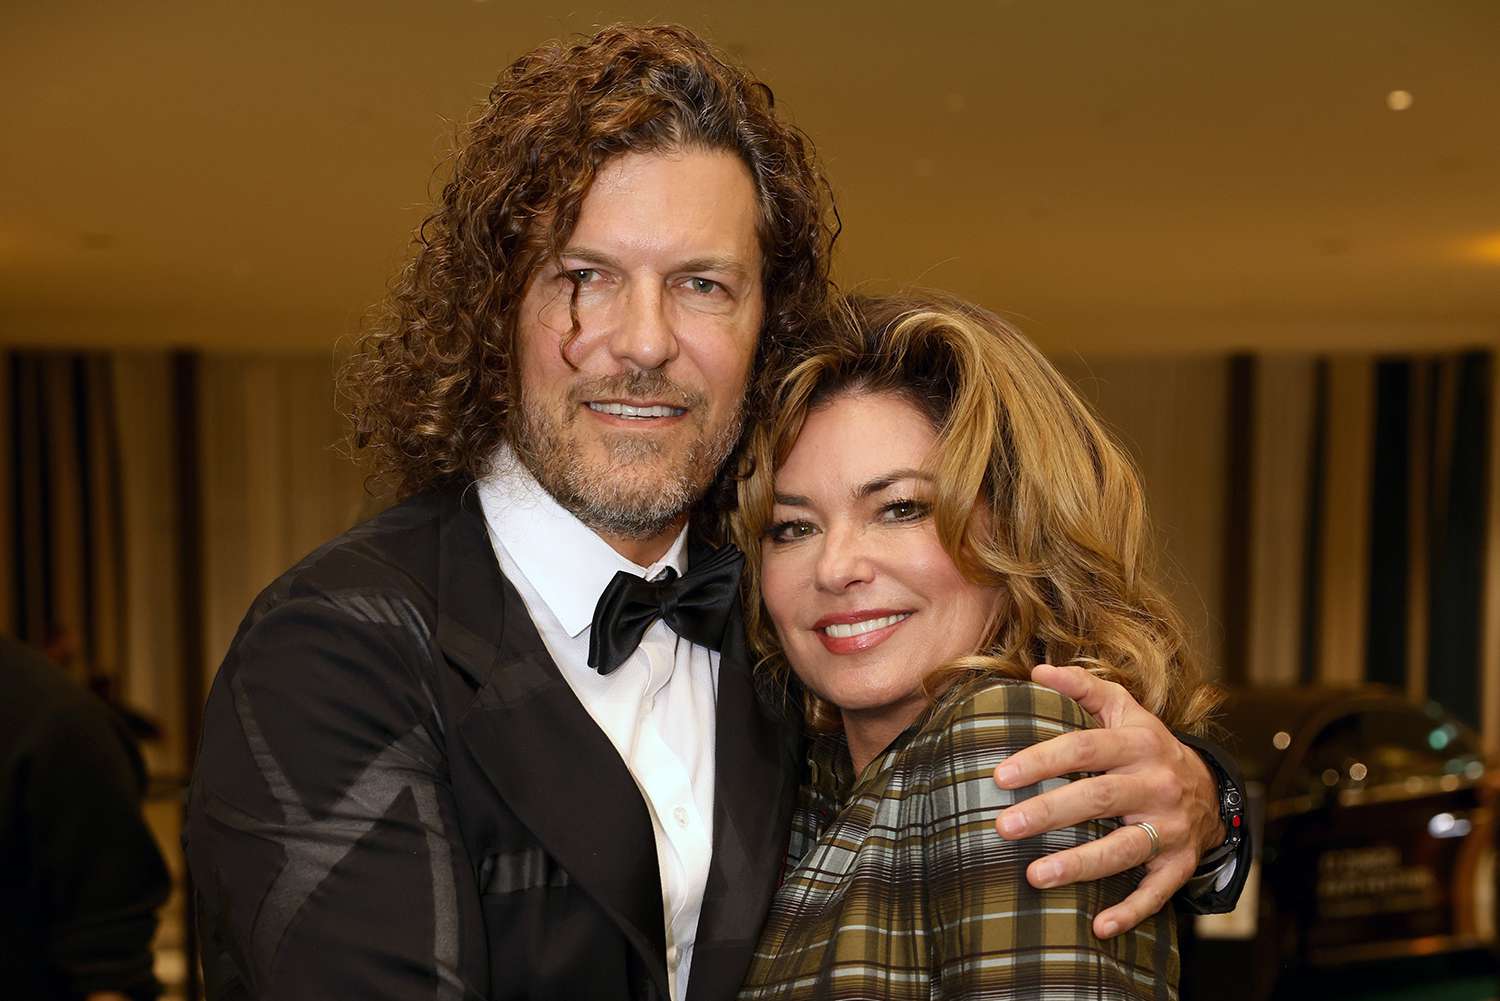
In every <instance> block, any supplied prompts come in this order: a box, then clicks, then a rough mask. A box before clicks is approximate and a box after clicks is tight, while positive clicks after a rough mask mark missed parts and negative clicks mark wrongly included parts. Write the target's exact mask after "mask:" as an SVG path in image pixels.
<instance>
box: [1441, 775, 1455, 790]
mask: <svg viewBox="0 0 1500 1001" xmlns="http://www.w3.org/2000/svg"><path fill="white" fill-rule="evenodd" d="M1438 788H1439V789H1442V790H1443V792H1452V791H1453V790H1455V789H1457V788H1458V776H1457V775H1444V776H1443V777H1442V778H1440V779H1438Z"/></svg>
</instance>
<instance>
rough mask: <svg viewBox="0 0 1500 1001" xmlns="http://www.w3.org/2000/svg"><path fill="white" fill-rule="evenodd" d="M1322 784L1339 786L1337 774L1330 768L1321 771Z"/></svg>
mask: <svg viewBox="0 0 1500 1001" xmlns="http://www.w3.org/2000/svg"><path fill="white" fill-rule="evenodd" d="M1323 784H1324V785H1325V786H1336V785H1338V784H1339V773H1338V772H1336V771H1334V770H1333V769H1332V768H1325V769H1323Z"/></svg>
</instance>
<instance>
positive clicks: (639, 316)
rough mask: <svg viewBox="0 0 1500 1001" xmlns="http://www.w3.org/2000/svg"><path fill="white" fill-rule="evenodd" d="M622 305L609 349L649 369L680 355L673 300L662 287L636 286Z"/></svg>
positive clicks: (611, 333) (640, 368) (630, 362)
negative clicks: (672, 311)
mask: <svg viewBox="0 0 1500 1001" xmlns="http://www.w3.org/2000/svg"><path fill="white" fill-rule="evenodd" d="M620 307H621V308H620V311H619V313H617V314H616V317H615V323H614V327H613V329H612V330H611V332H610V338H609V350H610V353H611V354H612V355H613V356H614V357H615V358H616V359H618V360H620V361H622V362H625V363H627V364H629V365H630V366H632V367H633V368H635V369H638V370H641V371H650V370H652V369H657V368H661V367H662V366H664V365H666V364H667V363H668V362H670V361H671V360H672V359H674V358H676V357H677V330H676V326H675V322H674V318H673V316H672V314H671V302H670V301H669V299H668V297H667V296H666V295H664V294H663V290H662V289H661V288H660V287H651V286H640V285H637V286H633V287H631V288H630V289H628V290H627V291H626V294H625V295H624V296H623V297H622V301H621V304H620Z"/></svg>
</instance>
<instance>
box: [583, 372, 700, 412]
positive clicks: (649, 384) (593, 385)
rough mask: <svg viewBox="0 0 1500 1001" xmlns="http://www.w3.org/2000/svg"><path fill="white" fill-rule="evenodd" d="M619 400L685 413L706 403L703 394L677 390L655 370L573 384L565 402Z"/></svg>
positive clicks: (673, 384)
mask: <svg viewBox="0 0 1500 1001" xmlns="http://www.w3.org/2000/svg"><path fill="white" fill-rule="evenodd" d="M619 398H623V399H630V400H650V401H651V402H652V403H662V404H666V405H667V406H670V407H683V408H685V409H687V410H692V409H695V408H697V407H700V406H702V405H703V404H704V403H705V402H706V400H705V398H704V396H703V394H702V393H698V392H694V391H692V390H689V389H685V388H684V387H682V386H679V385H678V384H677V383H675V382H673V381H672V380H671V379H668V378H667V377H666V376H665V375H663V374H662V373H661V372H660V371H657V370H655V369H653V370H651V371H649V372H626V373H623V374H621V375H608V376H598V377H596V378H592V379H585V380H583V381H582V382H577V383H574V384H573V388H572V389H571V390H569V391H568V399H569V401H570V402H572V403H586V402H588V401H589V400H608V399H619Z"/></svg>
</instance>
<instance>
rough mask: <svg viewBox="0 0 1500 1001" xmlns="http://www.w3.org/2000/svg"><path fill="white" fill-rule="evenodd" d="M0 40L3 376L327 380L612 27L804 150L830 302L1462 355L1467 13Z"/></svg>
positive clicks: (1487, 334) (196, 23) (329, 6)
mask: <svg viewBox="0 0 1500 1001" xmlns="http://www.w3.org/2000/svg"><path fill="white" fill-rule="evenodd" d="M6 6H7V10H6V12H5V14H4V23H5V28H4V31H3V33H0V86H3V91H0V94H3V96H0V143H3V145H0V150H3V152H0V340H4V341H8V342H12V343H32V344H36V343H45V344H55V345H59V346H61V345H75V344H98V343H106V342H108V343H135V344H157V345H160V344H191V345H202V346H205V347H211V348H221V347H222V348H233V349H242V348H245V347H259V346H281V345H285V346H299V347H305V348H308V349H311V350H327V349H328V348H329V346H330V345H332V344H333V343H334V341H335V340H336V339H337V338H338V337H339V336H341V335H345V334H347V333H348V332H349V331H351V330H352V329H354V327H355V325H356V324H357V322H358V318H359V315H360V313H361V311H362V310H364V309H365V308H366V307H367V306H368V305H369V304H370V303H372V302H373V301H375V300H376V299H377V298H378V297H379V295H380V293H381V290H382V288H383V287H384V283H385V281H386V278H387V276H388V275H389V274H390V273H391V271H392V270H393V269H394V268H395V267H396V266H397V265H398V264H399V262H400V261H401V260H402V258H403V257H404V255H405V253H406V242H407V240H408V238H409V235H410V233H411V231H412V230H413V228H414V227H415V226H416V224H417V223H418V221H419V220H420V218H421V216H422V212H423V206H424V205H425V204H426V201H427V198H428V192H429V189H430V184H431V181H432V178H433V177H434V174H433V171H434V168H435V166H436V165H437V164H438V163H439V161H440V159H441V156H442V154H443V152H444V151H445V150H446V149H447V147H448V144H449V142H450V140H451V136H452V133H453V127H454V124H455V123H457V122H461V121H462V120H463V119H464V118H465V117H466V116H467V115H468V114H469V112H470V111H471V110H472V108H473V107H474V104H475V102H476V101H477V100H479V99H481V98H482V97H483V95H484V93H485V91H486V90H487V89H488V85H489V83H490V81H491V80H492V79H493V78H494V77H495V75H496V74H497V72H498V71H499V69H500V68H501V67H502V66H503V65H504V64H506V63H507V62H509V61H510V60H511V59H512V58H513V57H514V56H516V55H517V54H519V53H520V52H522V51H523V50H525V49H527V48H529V47H530V46H531V45H533V44H535V43H536V42H538V41H540V40H543V39H545V38H549V37H555V36H557V35H560V34H565V33H569V32H574V31H579V30H586V29H588V28H589V27H590V26H591V25H596V24H600V23H606V22H609V21H614V20H630V19H643V18H649V19H653V20H677V21H682V22H684V23H687V24H689V25H692V26H694V27H697V28H699V29H701V30H704V31H705V32H706V33H708V34H709V35H710V36H711V37H713V38H714V39H715V40H717V41H718V42H719V43H720V44H721V45H723V46H725V47H726V48H728V49H729V50H730V51H731V52H733V53H735V54H736V55H737V56H738V57H740V58H741V59H743V60H744V61H746V62H747V63H748V64H749V65H751V66H752V67H753V68H754V69H756V70H757V71H758V72H759V73H760V74H761V75H762V76H764V77H765V78H766V79H767V80H768V81H769V82H770V83H771V84H772V85H773V86H774V88H775V90H776V92H777V95H778V100H779V102H780V104H781V105H782V106H783V107H784V108H786V109H787V110H788V111H789V112H790V113H791V115H792V117H793V118H794V119H795V120H796V121H797V122H798V123H799V124H801V125H802V126H803V127H804V128H805V129H806V130H807V131H808V132H809V133H811V135H812V136H813V137H814V138H815V139H816V140H817V142H818V144H819V148H820V150H821V151H822V154H823V157H824V159H825V161H826V164H827V167H828V171H829V173H830V175H831V177H832V178H833V181H834V184H835V187H836V189H837V191H838V193H839V204H840V209H841V211H842V214H843V218H844V222H845V231H844V237H843V239H842V241H841V250H840V266H839V272H840V276H841V279H842V280H843V281H844V282H845V283H846V284H848V283H855V282H874V283H877V284H890V283H907V282H920V283H923V284H928V285H935V286H941V287H947V288H951V289H954V290H956V291H958V292H960V293H963V294H965V295H968V296H971V297H974V298H977V299H979V300H981V301H983V302H985V303H986V304H988V305H990V306H992V307H994V308H997V309H1000V310H1002V311H1005V312H1008V313H1010V314H1012V315H1015V316H1017V317H1019V318H1020V321H1021V323H1022V324H1023V326H1024V327H1025V328H1026V329H1028V330H1029V331H1031V332H1032V333H1033V334H1034V335H1035V336H1036V337H1037V338H1038V340H1040V341H1041V342H1042V343H1043V344H1044V345H1046V346H1048V347H1050V348H1053V349H1054V350H1058V349H1062V350H1067V349H1072V348H1077V349H1081V350H1091V351H1097V350H1103V349H1111V348H1120V349H1139V348H1147V349H1156V348H1170V349H1181V348H1190V349H1222V348H1226V347H1269V348H1299V347H1308V346H1319V347H1352V346H1360V347H1371V346H1373V347H1395V346H1406V347H1420V346H1430V347H1438V346H1447V345H1451V344H1456V343H1465V342H1477V341H1484V342H1495V341H1497V340H1500V129H1497V128H1496V122H1497V120H1500V57H1497V52H1500V2H1495V0H1428V2H1419V0H1405V2H1396V0H1267V2H1251V0H1192V2H1175V0H1174V2H1167V0H1011V2H1005V0H998V2H996V0H991V2H988V3H963V4H951V5H949V4H942V3H932V4H911V3H889V4H881V3H862V4H854V3H843V4H836V5H823V6H818V7H815V8H814V7H807V6H804V5H801V4H789V3H774V2H773V3H766V2H762V3H757V4H745V3H741V4H723V3H718V4H711V3H706V2H699V3H682V2H675V0H660V2H658V3H655V4H651V5H645V4H638V5H615V6H609V7H592V6H590V7H579V8H574V12H572V13H556V12H554V11H553V10H551V9H548V8H545V7H543V6H541V5H533V6H530V7H526V8H519V7H517V6H515V5H511V4H506V3H501V2H498V0H495V2H474V0H427V2H422V0H406V2H400V0H365V2H357V3H356V2H353V0H308V2H304V3H298V4H287V3H243V2H242V3H223V2H206V3H205V2H193V3H189V2H185V0H160V2H154V3H147V4H130V3H122V4H96V3H90V4H82V3H76V2H54V3H41V2H37V0H12V2H11V3H9V4H7V5H6ZM132 8H134V9H132ZM1397 88H1400V89H1405V90H1407V91H1409V92H1410V93H1411V94H1412V95H1413V98H1414V101H1413V104H1412V106H1411V108H1409V109H1408V110H1405V111H1400V112H1395V111H1391V110H1390V109H1389V108H1388V107H1387V95H1388V93H1389V92H1390V91H1392V90H1393V89H1397Z"/></svg>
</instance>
